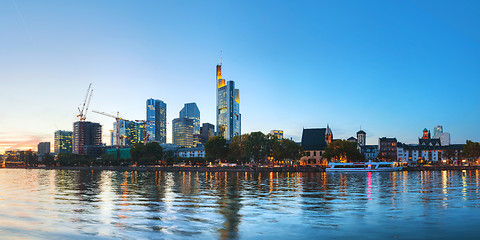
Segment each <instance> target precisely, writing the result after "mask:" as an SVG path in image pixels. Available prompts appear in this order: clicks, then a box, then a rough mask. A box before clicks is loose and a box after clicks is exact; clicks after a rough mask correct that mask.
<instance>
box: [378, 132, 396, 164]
mask: <svg viewBox="0 0 480 240" xmlns="http://www.w3.org/2000/svg"><path fill="white" fill-rule="evenodd" d="M378 147H379V152H378V158H379V160H382V161H387V162H393V161H395V160H397V139H396V138H387V137H382V138H379V139H378Z"/></svg>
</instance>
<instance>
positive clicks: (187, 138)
mask: <svg viewBox="0 0 480 240" xmlns="http://www.w3.org/2000/svg"><path fill="white" fill-rule="evenodd" d="M194 122H195V120H194V119H191V118H175V119H173V121H172V125H173V126H172V131H173V144H175V145H178V146H181V147H194V146H195V144H194V140H193V131H194V130H193V129H194Z"/></svg>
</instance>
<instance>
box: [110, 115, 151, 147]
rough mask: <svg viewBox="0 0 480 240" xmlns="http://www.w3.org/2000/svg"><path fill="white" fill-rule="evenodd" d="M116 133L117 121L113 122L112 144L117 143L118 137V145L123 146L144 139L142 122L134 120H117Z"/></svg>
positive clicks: (130, 145) (129, 145) (128, 145)
mask: <svg viewBox="0 0 480 240" xmlns="http://www.w3.org/2000/svg"><path fill="white" fill-rule="evenodd" d="M118 125H119V128H118V133H119V134H118V135H119V136H120V137H119V138H117V136H116V129H117V123H116V122H114V123H113V129H115V130H114V131H113V134H112V145H117V139H120V141H119V142H120V145H121V146H124V147H132V146H133V145H134V144H135V143H138V142H143V140H144V124H143V123H140V122H134V121H126V120H123V119H120V120H118Z"/></svg>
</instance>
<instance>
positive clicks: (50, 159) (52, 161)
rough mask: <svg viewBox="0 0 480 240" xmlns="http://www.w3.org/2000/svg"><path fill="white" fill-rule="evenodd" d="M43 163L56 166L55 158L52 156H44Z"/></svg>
mask: <svg viewBox="0 0 480 240" xmlns="http://www.w3.org/2000/svg"><path fill="white" fill-rule="evenodd" d="M42 163H43V164H45V165H47V166H52V165H54V164H55V158H54V157H53V156H52V155H50V154H48V153H46V154H44V155H43V156H42Z"/></svg>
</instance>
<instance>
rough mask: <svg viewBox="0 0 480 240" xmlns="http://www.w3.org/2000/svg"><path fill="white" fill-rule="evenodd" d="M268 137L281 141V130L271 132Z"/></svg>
mask: <svg viewBox="0 0 480 240" xmlns="http://www.w3.org/2000/svg"><path fill="white" fill-rule="evenodd" d="M270 135H271V136H272V137H276V138H277V139H279V140H282V139H283V130H271V131H270Z"/></svg>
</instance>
